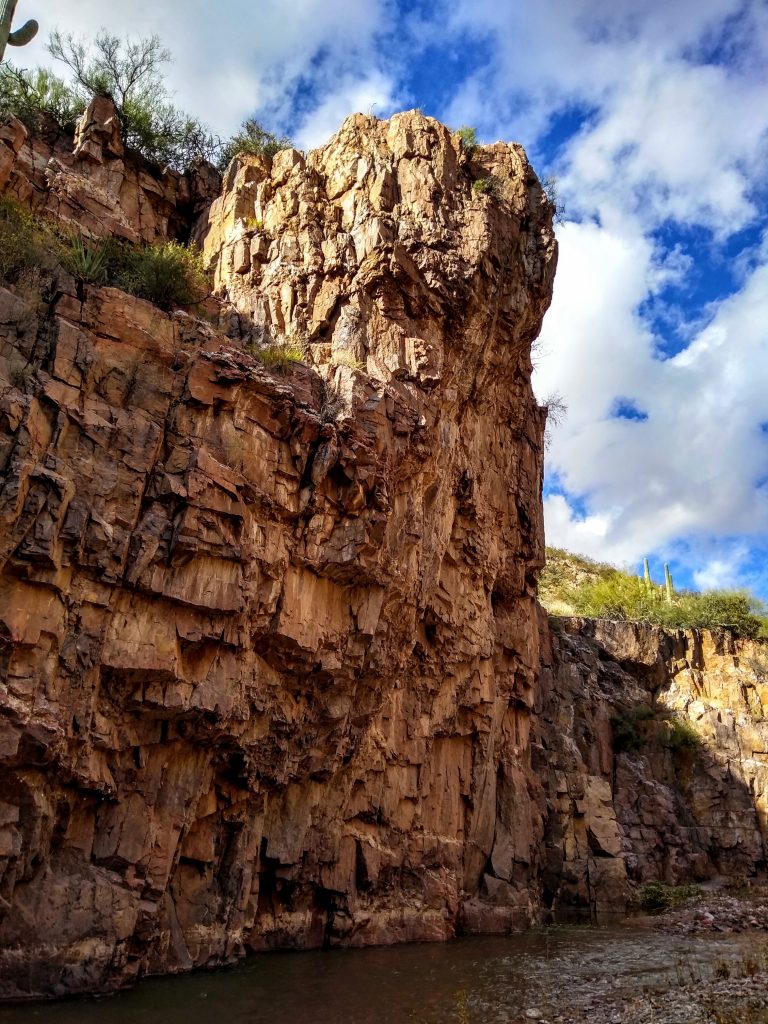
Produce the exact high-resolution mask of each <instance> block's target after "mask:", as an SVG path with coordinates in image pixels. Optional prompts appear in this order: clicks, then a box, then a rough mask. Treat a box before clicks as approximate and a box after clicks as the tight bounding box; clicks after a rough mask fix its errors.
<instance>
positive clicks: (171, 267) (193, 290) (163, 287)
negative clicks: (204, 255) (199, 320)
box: [109, 242, 208, 310]
mask: <svg viewBox="0 0 768 1024" xmlns="http://www.w3.org/2000/svg"><path fill="white" fill-rule="evenodd" d="M109 279H110V282H111V283H114V284H115V285H117V287H118V288H123V289H124V290H125V291H127V292H130V293H131V294H132V295H137V296H138V297H139V298H142V299H147V300H148V301H149V302H152V303H154V304H155V305H156V306H159V307H160V308H161V309H166V310H168V309H172V308H173V307H174V306H191V305H194V304H195V303H196V302H201V301H202V300H203V299H204V298H205V297H206V295H207V294H208V284H207V281H206V278H205V274H204V271H203V265H202V259H201V257H200V254H199V253H197V252H196V251H195V250H194V249H189V248H187V247H186V246H184V245H181V244H180V243H179V242H166V243H165V244H164V245H143V246H123V247H121V249H120V250H119V251H118V252H117V254H116V255H115V257H114V266H112V267H110V272H109Z"/></svg>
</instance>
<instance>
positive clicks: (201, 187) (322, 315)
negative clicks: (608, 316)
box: [0, 103, 768, 998]
mask: <svg viewBox="0 0 768 1024" xmlns="http://www.w3.org/2000/svg"><path fill="white" fill-rule="evenodd" d="M113 113H114V112H113V111H112V110H111V108H110V107H109V105H105V104H103V103H95V104H94V105H92V107H91V108H90V109H89V111H88V113H87V115H86V117H85V118H84V120H83V122H82V123H81V126H80V128H79V130H78V134H77V139H76V143H73V142H72V140H66V139H64V138H58V139H55V140H54V141H53V142H52V141H51V140H50V139H48V140H47V141H46V140H45V139H42V138H34V139H33V138H30V137H29V136H28V135H27V133H26V130H25V129H24V128H23V127H22V126H21V125H19V124H18V122H9V123H8V124H6V125H4V126H2V128H0V185H2V186H4V187H5V188H6V189H7V190H9V191H11V192H12V193H13V194H15V195H16V196H17V197H19V198H20V199H22V200H23V201H29V202H30V203H31V204H32V205H33V206H34V208H35V210H36V211H37V212H38V213H40V214H41V215H47V216H52V217H57V218H58V219H59V220H60V221H61V222H63V223H64V224H67V225H79V226H80V227H81V228H82V230H84V231H86V232H89V233H91V234H96V235H110V234H117V235H118V236H120V237H122V238H125V239H129V240H133V241H136V240H139V239H144V240H146V241H158V240H159V241H162V240H164V239H165V238H167V237H176V236H181V237H184V236H185V235H187V234H190V233H191V234H192V235H193V236H194V237H196V238H197V239H198V240H199V241H200V243H201V244H202V245H203V247H204V252H205V257H206V260H207V261H208V263H209V265H210V267H211V273H212V276H213V278H214V280H215V287H216V301H215V302H211V303H209V304H208V305H207V306H206V312H207V313H208V314H210V315H211V317H212V319H213V320H215V324H214V323H211V322H208V321H207V320H205V319H202V318H200V317H198V316H196V315H193V314H192V313H189V312H183V311H177V312H173V313H170V314H167V313H163V312H161V311H160V310H158V309H157V308H156V307H153V306H151V305H149V304H148V303H146V302H144V301H142V300H140V299H136V298H132V297H131V296H129V295H126V294H125V293H123V292H121V291H118V290H116V289H113V288H95V287H87V286H83V285H80V286H76V284H75V282H74V281H73V279H72V278H70V277H68V276H67V275H66V274H64V273H60V274H58V275H53V276H51V275H50V274H48V276H47V277H46V276H45V275H46V274H47V273H48V272H47V271H46V272H44V274H43V278H41V279H40V280H38V281H37V282H36V283H35V282H29V281H27V282H26V283H24V282H21V283H19V284H18V285H16V286H14V287H11V288H4V289H0V472H2V487H1V489H0V555H1V560H0V671H1V672H2V684H1V685H0V996H4V997H15V998H23V997H26V996H39V995H62V994H65V993H71V992H78V991H95V990H106V989H110V988H115V987H119V986H122V985H126V984H130V983H131V982H132V981H134V980H135V979H136V978H138V977H139V976H141V975H142V974H144V973H147V972H156V973H157V972H172V971H183V970H189V969H191V968H193V967H196V966H213V965H216V964H221V963H226V962H231V961H233V960H234V959H236V958H238V957H239V956H241V955H243V954H244V953H245V952H246V951H248V950H262V949H269V948H306V947H311V946H319V945H322V944H328V945H342V944H346V945H363V944H372V943H385V942H396V941H405V940H414V939H420V940H440V939H446V938H448V937H450V936H452V935H454V934H456V933H457V932H459V931H485V932H488V931H497V932H504V931H508V930H510V929H515V928H522V927H525V926H526V925H528V924H530V923H532V922H534V921H536V920H538V919H540V917H541V915H542V913H543V912H545V911H546V910H547V908H553V909H561V908H564V907H575V908H578V909H581V910H586V911H588V912H592V913H594V912H601V911H614V912H615V911H622V910H623V909H624V907H625V905H626V900H627V895H628V892H629V890H630V888H631V883H632V882H633V881H642V880H644V879H649V878H658V877H662V878H665V879H667V880H669V881H677V880H680V879H681V878H683V877H685V876H687V875H688V874H691V873H693V874H694V875H696V876H697V877H708V876H709V875H711V874H715V873H731V874H735V873H739V872H741V873H745V874H749V873H751V872H753V871H754V870H755V869H756V867H759V866H760V864H761V862H762V861H764V853H763V842H764V831H765V793H766V785H765V781H766V780H765V771H766V769H765V758H766V756H768V755H765V753H764V751H765V750H766V749H768V748H766V745H765V736H764V730H765V726H764V725H763V722H762V708H763V703H761V700H762V698H761V694H762V689H764V688H765V687H764V680H763V683H759V682H757V681H755V680H752V681H751V682H750V681H749V680H748V679H747V676H746V675H745V673H746V672H747V671H748V670H747V668H746V666H747V664H748V660H747V659H748V657H749V656H751V655H749V652H748V651H747V649H746V648H745V647H743V645H742V646H739V645H734V644H732V643H731V644H730V645H729V644H728V643H726V642H725V641H722V640H717V638H710V637H701V636H699V635H698V634H696V635H694V634H691V635H683V634H679V635H675V636H669V635H667V634H663V633H660V632H659V631H655V630H649V629H645V630H643V629H641V628H638V627H632V626H628V625H626V624H624V625H616V624H613V625H611V624H594V623H587V622H573V621H572V622H567V623H564V624H561V626H560V627H559V632H558V633H556V634H554V635H553V636H550V633H549V630H548V628H547V626H546V620H541V621H540V617H539V616H540V613H539V611H538V608H537V604H536V577H537V574H538V571H539V569H540V567H541V564H542V559H543V527H542V506H541V479H542V464H543V448H542V435H543V427H544V418H545V414H544V410H542V409H540V408H539V407H538V406H537V404H536V402H535V400H534V397H533V394H532V391H531V386H530V373H531V363H530V346H531V343H532V341H533V340H534V339H535V337H536V335H537V332H538V330H539V327H540V324H541V319H542V316H543V315H544V312H545V310H546V308H547V306H548V303H549V300H550V296H551V289H552V279H553V274H554V267H555V257H556V246H555V241H554V238H553V235H552V209H551V207H550V205H549V204H548V202H547V201H546V198H545V197H544V195H543V193H542V189H541V186H540V184H539V182H538V180H537V178H536V176H535V175H534V173H533V172H532V170H531V169H530V167H529V165H528V163H527V160H526V158H525V154H524V153H523V151H522V150H521V149H520V147H519V146H514V145H510V146H507V145H502V144H497V145H495V146H491V147H480V148H478V149H476V150H475V151H474V152H473V154H472V158H471V160H469V159H468V158H467V155H466V153H465V152H464V151H463V149H462V147H461V145H460V144H459V142H458V140H457V139H456V138H453V137H451V135H450V134H449V133H448V132H447V131H446V129H444V128H443V127H442V126H440V125H439V124H437V122H435V121H433V120H431V119H429V118H424V117H423V116H422V115H420V114H417V113H410V114H403V115H398V116H397V117H394V118H392V119H391V120H390V121H388V122H379V121H377V120H376V119H375V118H371V117H363V116H361V115H356V116H354V117H352V118H350V119H348V120H347V121H346V122H345V124H344V125H343V127H342V129H341V131H340V132H339V134H338V135H336V136H335V137H334V138H333V139H332V140H331V141H330V143H329V144H328V145H327V146H325V147H324V148H322V149H320V150H317V151H315V152H313V153H310V154H308V155H307V156H306V157H305V156H304V155H302V154H300V153H298V152H296V151H293V150H289V151H285V152H283V153H280V154H278V155H277V156H276V157H275V158H274V159H273V160H265V159H261V158H255V157H248V158H243V159H240V160H236V161H235V162H234V163H233V165H232V166H231V167H230V169H229V171H228V173H227V175H226V176H225V180H224V184H223V189H222V191H221V194H220V195H219V196H218V198H216V199H215V200H214V201H213V202H211V200H212V198H213V195H214V186H215V185H216V184H217V182H216V179H215V176H213V175H212V173H211V171H210V169H208V170H207V171H206V169H205V168H198V170H197V171H196V172H195V174H193V175H189V176H186V177H181V176H178V175H174V174H169V173H161V172H159V171H157V170H155V171H152V170H151V169H150V168H148V167H147V166H145V165H142V164H141V163H140V162H138V161H137V160H136V159H135V158H134V157H132V156H130V155H128V154H125V153H124V152H122V144H121V142H120V139H119V135H118V134H117V133H116V131H115V123H114V119H113ZM73 146H74V152H73ZM491 176H493V177H494V178H495V179H497V188H495V189H494V190H492V191H493V192H496V193H498V194H476V193H475V191H474V190H473V188H472V185H473V181H476V180H478V179H480V178H489V177H491ZM286 344H289V345H291V346H292V347H294V348H296V347H299V348H300V349H301V351H302V352H303V354H304V360H303V362H301V363H294V364H291V365H289V366H288V368H287V369H286V371H285V372H284V373H276V372H272V371H270V370H269V369H268V367H267V365H265V360H267V358H268V357H269V356H270V355H274V352H275V346H278V349H279V346H281V345H286ZM540 625H541V627H542V634H541V637H542V641H543V643H542V644H541V647H542V652H543V653H542V652H540V637H539V627H540ZM754 653H755V652H754V651H752V654H754ZM758 654H759V652H758ZM756 663H757V662H756ZM750 671H751V670H750ZM750 678H751V677H750ZM760 687H762V689H761V688H760ZM643 703H648V704H650V703H653V704H654V706H655V705H665V706H668V707H669V708H670V709H672V710H676V711H678V712H679V713H680V714H685V715H686V716H687V717H688V718H690V719H691V721H693V722H694V724H695V726H696V728H697V729H699V730H700V732H701V736H702V744H701V745H700V747H699V748H697V750H696V751H695V752H694V753H695V756H693V755H691V756H690V757H689V755H688V754H685V756H686V757H689V760H688V761H681V760H679V759H678V760H676V759H675V757H676V756H677V755H674V753H673V752H672V751H671V750H670V749H668V748H667V747H665V746H664V744H663V743H662V741H661V733H660V731H659V730H660V729H661V728H662V723H661V719H659V720H658V721H655V720H654V721H655V725H654V728H656V726H658V728H656V731H655V732H654V731H653V729H652V728H651V725H652V724H653V723H651V724H646V725H644V726H643V729H644V730H645V732H644V733H643V735H642V737H641V738H642V744H641V746H640V748H638V749H636V750H633V751H629V752H625V753H621V752H618V751H616V750H615V749H614V739H613V737H614V728H613V726H612V724H611V720H612V719H613V718H616V717H617V716H621V715H622V714H625V713H626V712H627V710H628V709H630V708H631V707H632V706H636V705H638V704H643ZM765 703H766V704H768V700H766V701H765Z"/></svg>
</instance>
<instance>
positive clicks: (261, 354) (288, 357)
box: [254, 342, 304, 373]
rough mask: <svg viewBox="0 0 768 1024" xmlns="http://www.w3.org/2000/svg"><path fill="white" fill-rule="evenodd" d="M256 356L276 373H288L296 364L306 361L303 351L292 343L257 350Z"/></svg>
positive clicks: (279, 343) (282, 343)
mask: <svg viewBox="0 0 768 1024" xmlns="http://www.w3.org/2000/svg"><path fill="white" fill-rule="evenodd" d="M254 355H255V356H256V357H257V358H258V359H260V360H261V361H262V363H263V364H264V365H265V366H266V367H268V368H269V369H270V370H272V371H273V372H275V373H287V372H288V370H289V369H290V368H291V367H292V366H293V364H294V363H300V362H302V361H303V359H304V352H303V351H302V349H301V348H300V347H299V346H298V345H296V344H292V343H290V342H277V343H276V344H274V345H267V346H266V347H265V348H260V349H256V350H255V351H254Z"/></svg>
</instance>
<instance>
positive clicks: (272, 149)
mask: <svg viewBox="0 0 768 1024" xmlns="http://www.w3.org/2000/svg"><path fill="white" fill-rule="evenodd" d="M292 146H293V143H292V142H291V140H290V139H288V138H286V137H285V136H283V137H281V138H279V137H278V136H277V135H273V133H272V132H268V131H267V130H266V128H262V126H261V125H260V124H259V122H258V121H255V120H254V119H253V118H252V117H249V118H248V119H247V120H246V121H243V123H242V125H241V127H240V131H239V132H238V133H237V135H234V136H233V137H232V138H231V139H230V140H229V142H227V143H225V144H224V145H223V146H222V147H221V151H220V153H219V154H218V157H217V164H218V167H219V170H221V171H224V170H226V168H227V167H228V166H229V163H230V161H231V160H233V159H234V158H235V157H236V156H238V155H239V154H241V153H246V154H251V155H252V156H274V155H275V153H279V152H280V150H281V149H291V147H292Z"/></svg>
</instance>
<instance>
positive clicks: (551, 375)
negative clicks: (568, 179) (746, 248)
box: [536, 224, 768, 562]
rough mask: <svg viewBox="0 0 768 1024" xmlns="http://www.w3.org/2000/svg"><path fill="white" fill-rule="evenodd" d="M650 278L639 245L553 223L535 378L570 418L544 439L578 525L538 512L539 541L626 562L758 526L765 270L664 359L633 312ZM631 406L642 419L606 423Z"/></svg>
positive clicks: (765, 517) (559, 505) (765, 518)
mask: <svg viewBox="0 0 768 1024" xmlns="http://www.w3.org/2000/svg"><path fill="white" fill-rule="evenodd" d="M652 278H653V251H652V249H651V248H650V246H648V245H647V243H644V242H643V240H642V239H639V238H637V237H636V236H635V237H632V236H630V237H628V238H627V237H624V238H622V237H617V236H616V234H615V233H613V232H611V231H609V230H607V229H605V228H599V227H596V226H595V225H589V224H587V225H576V224H569V225H566V226H565V228H564V229H563V231H562V233H561V260H560V266H559V269H558V279H557V282H556V286H555V298H554V302H553V307H552V310H551V312H550V314H549V316H548V318H547V322H546V325H545V330H544V333H543V337H542V346H543V349H544V352H545V356H544V358H543V360H542V363H541V365H540V367H539V369H538V370H537V372H536V387H537V390H538V392H539V393H540V394H546V393H548V392H550V391H559V392H560V393H561V394H562V395H563V397H564V398H565V401H566V403H567V404H568V406H569V413H568V416H567V418H566V421H565V423H564V425H563V426H562V427H560V428H558V429H556V430H555V431H554V432H553V442H552V446H551V451H550V468H551V469H552V470H554V471H555V472H557V474H558V476H559V478H560V480H561V481H562V483H563V485H564V487H565V489H566V491H567V492H570V493H572V494H576V495H586V496H587V505H588V508H589V509H590V515H588V516H587V517H586V519H583V518H582V517H580V516H578V515H576V514H575V513H573V512H572V511H571V510H570V509H569V507H568V506H567V504H566V503H565V500H564V499H562V500H561V501H559V502H554V501H553V500H552V499H550V500H549V502H548V506H547V520H546V521H547V529H548V536H549V539H550V541H551V542H552V543H555V544H558V545H560V546H566V547H567V546H568V545H569V544H570V545H571V546H573V545H574V544H576V543H578V545H579V550H581V551H584V552H585V553H587V554H591V555H593V556H594V557H601V558H606V557H609V556H610V557H611V558H614V559H617V560H619V561H629V562H634V561H636V560H637V559H638V558H640V557H641V556H642V555H644V554H649V553H651V552H652V551H655V550H663V549H665V548H667V549H668V548H669V546H670V545H671V544H672V543H673V542H674V541H675V539H676V538H679V537H689V538H696V537H698V538H700V539H702V538H706V537H708V536H711V535H712V534H719V535H721V536H727V535H732V534H736V533H743V534H754V535H759V534H760V533H761V532H762V531H765V530H766V524H767V523H768V495H766V492H765V490H764V489H757V488H756V483H757V482H758V481H759V480H761V479H763V478H765V476H766V475H768V437H766V435H765V434H764V433H763V432H762V431H761V429H760V423H761V422H762V421H764V420H765V419H766V405H765V381H766V380H768V327H766V325H768V264H762V265H760V266H759V267H758V268H757V269H755V270H754V271H753V272H752V273H751V275H750V276H749V277H748V279H747V280H746V282H745V284H744V286H743V288H742V289H741V290H740V291H739V292H738V293H736V294H735V295H733V296H731V297H730V298H729V299H727V300H725V301H724V302H722V303H720V305H719V307H718V309H717V312H716V314H715V316H714V318H713V319H712V321H711V323H709V325H708V326H706V327H705V328H704V329H702V330H701V331H700V332H699V333H698V334H697V335H696V336H695V338H694V339H693V341H692V342H691V344H690V345H689V346H688V347H687V348H686V349H684V350H683V351H682V352H680V353H679V354H678V355H677V356H675V357H674V358H672V359H667V360H661V359H659V358H657V357H655V355H654V337H653V335H652V334H651V332H650V331H649V330H648V328H647V326H646V325H645V324H644V323H643V321H642V319H641V317H640V316H639V314H638V313H637V312H636V308H637V304H638V298H640V297H642V296H643V294H644V293H645V291H646V290H647V287H648V282H649V280H652ZM617 397H627V398H630V399H634V400H635V402H636V404H637V405H638V406H639V407H640V408H641V409H642V410H643V411H644V412H646V413H647V414H648V419H647V420H645V421H632V420H625V419H616V418H613V417H611V416H610V415H608V413H609V411H610V408H611V405H612V403H613V401H614V399H615V398H617Z"/></svg>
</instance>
